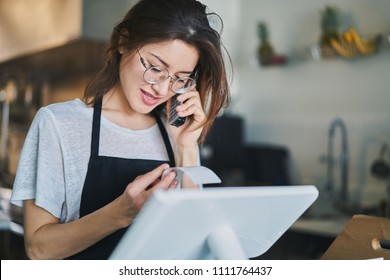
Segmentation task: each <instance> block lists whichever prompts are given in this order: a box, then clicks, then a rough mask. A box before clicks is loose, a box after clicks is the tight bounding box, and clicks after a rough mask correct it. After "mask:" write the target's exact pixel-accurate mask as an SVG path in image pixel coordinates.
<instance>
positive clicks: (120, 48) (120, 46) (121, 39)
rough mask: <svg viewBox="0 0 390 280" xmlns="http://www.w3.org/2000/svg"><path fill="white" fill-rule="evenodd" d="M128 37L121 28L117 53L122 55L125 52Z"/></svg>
mask: <svg viewBox="0 0 390 280" xmlns="http://www.w3.org/2000/svg"><path fill="white" fill-rule="evenodd" d="M128 36H129V32H128V31H127V30H126V29H125V28H123V29H122V30H121V32H120V34H119V39H118V52H119V53H120V54H122V55H123V54H124V53H125V52H126V37H128Z"/></svg>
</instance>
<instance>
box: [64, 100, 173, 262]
mask: <svg viewBox="0 0 390 280" xmlns="http://www.w3.org/2000/svg"><path fill="white" fill-rule="evenodd" d="M101 112H102V100H101V99H100V100H99V101H97V102H96V103H95V106H94V113H93V121H92V137H91V138H92V139H91V156H90V158H89V164H88V171H87V175H86V178H85V182H84V187H83V191H82V194H81V204H80V217H83V216H85V215H88V214H90V213H92V212H94V211H96V210H98V209H100V208H102V207H103V206H105V205H107V204H108V203H110V202H111V201H113V200H115V199H116V198H117V197H119V196H120V195H121V194H122V193H123V192H124V191H125V189H126V187H127V185H128V184H129V183H130V182H132V181H133V180H134V179H135V178H136V177H137V176H139V175H142V174H145V173H147V172H149V171H151V170H152V169H154V168H156V167H157V166H159V165H161V164H163V163H169V165H170V166H175V162H174V156H173V151H172V147H171V144H170V142H169V138H168V134H167V132H166V130H165V127H164V125H163V123H162V121H161V119H160V118H159V117H158V116H155V117H156V120H157V123H158V126H159V129H160V132H161V134H162V137H163V139H164V143H165V147H166V149H167V152H168V156H169V162H166V161H158V160H145V159H126V158H117V157H108V156H99V138H100V120H101ZM95 226H96V227H99V226H100V225H95ZM126 230H127V228H124V229H120V230H118V231H116V232H114V233H113V234H111V235H109V236H107V237H105V238H104V239H102V240H101V241H99V242H97V243H96V244H94V245H92V246H91V247H89V248H87V249H86V250H84V251H82V252H80V253H78V254H76V255H73V256H71V257H70V258H69V259H88V260H94V259H108V258H109V256H110V254H111V253H112V251H113V250H114V248H115V246H116V245H117V244H118V242H119V241H120V239H121V238H122V236H123V234H124V233H125V232H126ZM129 250H131V248H129Z"/></svg>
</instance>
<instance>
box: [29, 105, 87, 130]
mask: <svg viewBox="0 0 390 280" xmlns="http://www.w3.org/2000/svg"><path fill="white" fill-rule="evenodd" d="M92 112H93V108H91V107H88V106H87V105H86V104H85V103H84V102H83V101H82V100H81V99H79V98H76V99H73V100H70V101H63V102H58V103H52V104H49V105H46V106H44V107H41V108H40V109H39V111H38V112H37V114H36V116H35V121H36V122H38V123H42V122H47V121H48V122H51V123H55V125H56V126H58V125H59V126H62V125H66V126H72V125H75V126H79V125H80V124H81V123H83V121H84V120H88V122H90V120H91V118H92Z"/></svg>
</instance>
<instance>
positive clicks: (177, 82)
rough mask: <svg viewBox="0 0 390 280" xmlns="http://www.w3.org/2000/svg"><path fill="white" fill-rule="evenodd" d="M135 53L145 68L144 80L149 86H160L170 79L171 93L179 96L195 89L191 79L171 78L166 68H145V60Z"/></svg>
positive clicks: (152, 66) (194, 83) (193, 81)
mask: <svg viewBox="0 0 390 280" xmlns="http://www.w3.org/2000/svg"><path fill="white" fill-rule="evenodd" d="M137 53H138V55H139V58H140V62H141V64H142V65H143V66H144V67H145V72H144V80H145V81H146V82H148V83H149V84H152V85H154V84H160V83H162V82H164V81H165V80H167V79H168V78H169V79H171V81H170V82H171V89H172V91H174V92H175V93H179V94H181V93H185V92H188V91H191V90H193V89H194V88H195V87H196V82H195V80H194V79H192V78H191V77H177V78H172V77H171V76H170V75H169V72H168V70H167V69H166V68H163V67H161V66H154V65H151V66H149V67H148V66H146V64H145V60H144V59H143V57H142V56H141V54H140V53H139V51H138V50H137Z"/></svg>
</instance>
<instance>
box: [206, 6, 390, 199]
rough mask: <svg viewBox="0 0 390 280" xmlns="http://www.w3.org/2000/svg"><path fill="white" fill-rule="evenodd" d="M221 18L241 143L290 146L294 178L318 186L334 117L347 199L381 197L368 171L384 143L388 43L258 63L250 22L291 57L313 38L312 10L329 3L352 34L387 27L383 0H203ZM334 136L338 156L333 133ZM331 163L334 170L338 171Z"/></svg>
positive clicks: (315, 14)
mask: <svg viewBox="0 0 390 280" xmlns="http://www.w3.org/2000/svg"><path fill="white" fill-rule="evenodd" d="M203 2H204V3H206V4H207V5H209V6H210V7H212V9H213V10H215V11H216V12H218V13H219V14H220V15H221V16H222V17H223V19H224V22H225V27H226V29H225V33H224V35H223V38H224V41H225V44H226V45H227V46H228V48H229V51H230V52H231V54H232V56H233V60H234V67H235V80H234V84H233V95H234V99H233V101H234V102H233V104H232V107H231V108H230V110H231V111H232V112H233V113H235V114H239V115H242V116H243V117H244V118H245V123H246V133H245V137H246V139H245V140H246V142H250V143H273V144H280V145H285V146H287V147H288V148H289V149H290V152H291V155H292V160H293V164H294V170H295V172H296V183H303V184H316V185H317V186H318V187H320V188H321V187H322V186H323V184H324V181H325V177H326V165H325V164H324V163H321V162H320V160H319V158H320V156H321V155H324V154H326V151H327V133H328V127H329V124H330V122H331V121H332V120H333V119H334V118H336V117H341V118H343V119H344V120H345V122H346V124H347V128H348V137H349V148H350V169H349V171H350V176H349V181H350V183H349V185H350V189H351V196H352V197H353V198H354V199H356V200H357V199H359V197H360V195H361V199H362V201H363V202H365V203H377V202H378V201H379V200H380V199H382V198H385V189H386V185H387V184H388V182H385V181H382V180H378V179H376V178H374V177H373V176H371V175H370V172H369V168H370V165H371V163H372V162H373V161H374V159H375V158H377V157H378V155H379V151H380V147H381V144H382V143H383V142H387V143H389V147H390V110H389V109H390V108H389V107H390V48H388V49H387V50H385V51H382V52H381V53H380V54H379V55H375V56H372V57H368V58H358V59H354V60H352V61H347V60H343V59H336V60H334V59H333V60H326V61H324V60H323V61H319V62H315V61H313V60H310V59H309V60H304V61H301V62H296V63H292V64H289V65H287V66H284V67H268V68H264V67H260V66H258V64H257V62H256V55H255V53H256V48H257V46H258V44H259V39H258V38H257V32H256V24H257V22H258V21H266V23H267V24H268V27H269V32H270V39H271V43H272V44H273V46H274V48H275V50H276V51H277V52H279V53H284V54H291V53H293V52H295V51H299V50H303V49H305V48H308V47H309V46H312V45H314V44H316V43H317V42H318V39H319V36H320V10H322V9H323V8H324V7H325V5H328V4H331V5H337V7H338V8H339V9H340V11H341V27H342V28H346V27H349V26H353V27H355V28H356V29H357V31H358V32H359V33H360V34H369V35H372V34H376V33H378V32H380V33H386V32H390V16H389V12H388V11H390V1H388V0H371V1H366V0H343V1H341V0H340V1H319V0H317V1H313V0H294V1H287V0H285V1H284V0H273V1H271V0H241V1H239V0H229V1H224V0H208V1H203ZM336 133H337V134H338V135H337V136H336V139H335V154H336V155H338V150H339V143H340V133H339V131H337V132H336ZM338 167H339V165H336V167H335V168H338Z"/></svg>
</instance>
